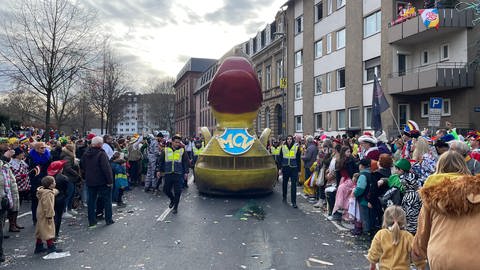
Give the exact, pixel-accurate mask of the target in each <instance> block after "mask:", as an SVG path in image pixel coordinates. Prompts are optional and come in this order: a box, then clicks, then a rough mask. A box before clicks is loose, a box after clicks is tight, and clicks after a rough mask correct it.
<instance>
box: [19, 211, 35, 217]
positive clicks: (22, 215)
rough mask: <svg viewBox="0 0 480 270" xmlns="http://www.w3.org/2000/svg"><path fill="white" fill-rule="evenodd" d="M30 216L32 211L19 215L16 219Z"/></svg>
mask: <svg viewBox="0 0 480 270" xmlns="http://www.w3.org/2000/svg"><path fill="white" fill-rule="evenodd" d="M31 214H32V211H28V212H26V213H23V214H21V215H18V216H17V218H21V217H25V216H28V215H31Z"/></svg>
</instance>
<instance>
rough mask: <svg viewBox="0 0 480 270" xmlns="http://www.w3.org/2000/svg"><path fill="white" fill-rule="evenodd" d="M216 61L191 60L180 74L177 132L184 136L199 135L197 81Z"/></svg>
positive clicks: (176, 101)
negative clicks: (195, 93) (197, 123)
mask: <svg viewBox="0 0 480 270" xmlns="http://www.w3.org/2000/svg"><path fill="white" fill-rule="evenodd" d="M216 61H217V60H215V59H207V58H190V59H189V60H188V61H187V62H186V63H185V65H184V67H183V68H182V70H181V71H180V72H179V73H178V75H177V78H176V81H175V84H174V85H173V87H174V88H175V95H176V96H175V132H176V133H179V134H181V135H182V136H193V135H196V134H197V127H196V119H195V118H196V114H195V109H196V108H195V107H196V104H195V99H194V95H193V93H194V92H195V89H196V87H197V80H198V79H199V78H200V77H201V76H202V74H203V73H204V72H205V71H206V70H207V69H208V68H210V67H211V66H212V65H213V64H215V63H216Z"/></svg>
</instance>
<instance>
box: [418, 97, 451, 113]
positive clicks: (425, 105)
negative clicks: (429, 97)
mask: <svg viewBox="0 0 480 270" xmlns="http://www.w3.org/2000/svg"><path fill="white" fill-rule="evenodd" d="M442 100H443V104H442V116H450V115H452V109H451V102H450V99H449V98H444V99H442ZM420 106H421V110H420V116H421V117H422V118H427V117H428V112H429V110H430V106H429V101H422V102H421V103H420Z"/></svg>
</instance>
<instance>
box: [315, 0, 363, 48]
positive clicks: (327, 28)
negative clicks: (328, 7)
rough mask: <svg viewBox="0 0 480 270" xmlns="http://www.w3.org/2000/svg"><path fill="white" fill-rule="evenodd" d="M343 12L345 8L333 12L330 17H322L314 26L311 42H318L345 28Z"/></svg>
mask: <svg viewBox="0 0 480 270" xmlns="http://www.w3.org/2000/svg"><path fill="white" fill-rule="evenodd" d="M356 1H358V0H356ZM345 10H346V8H342V9H340V10H338V11H336V12H333V13H332V14H331V15H329V16H326V17H324V18H323V19H322V20H321V21H319V22H318V23H316V24H315V25H314V36H313V40H318V39H320V38H321V37H323V36H325V35H326V34H328V33H331V32H334V31H337V30H340V29H342V28H343V27H345ZM347 40H348V37H347Z"/></svg>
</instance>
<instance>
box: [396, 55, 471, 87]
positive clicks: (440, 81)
mask: <svg viewBox="0 0 480 270" xmlns="http://www.w3.org/2000/svg"><path fill="white" fill-rule="evenodd" d="M474 84H475V69H474V68H473V67H472V66H471V65H467V64H466V63H455V62H446V63H436V64H432V65H428V66H422V67H417V68H414V69H411V70H407V71H405V72H402V73H398V72H397V73H394V74H391V75H390V76H389V79H388V88H389V90H388V92H389V93H390V94H391V95H394V94H403V95H416V94H426V93H430V92H437V91H444V90H451V89H461V88H468V87H473V86H474Z"/></svg>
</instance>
